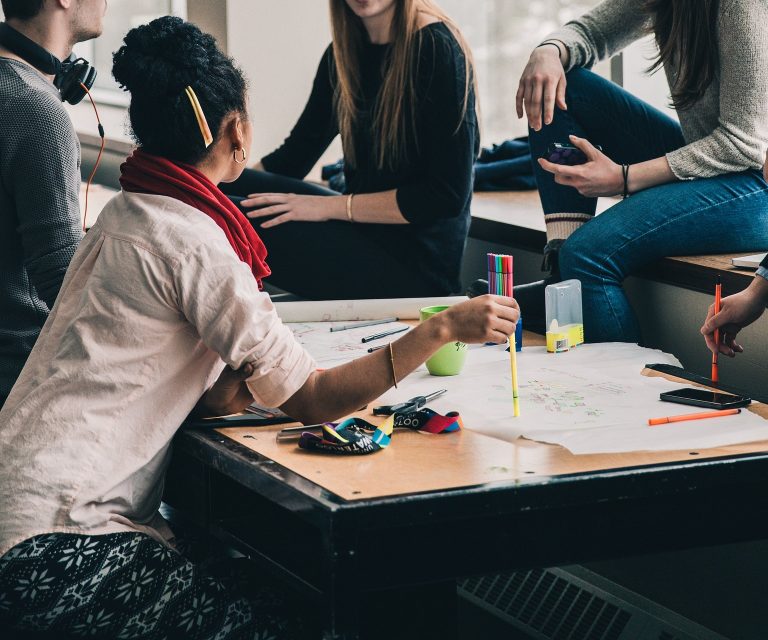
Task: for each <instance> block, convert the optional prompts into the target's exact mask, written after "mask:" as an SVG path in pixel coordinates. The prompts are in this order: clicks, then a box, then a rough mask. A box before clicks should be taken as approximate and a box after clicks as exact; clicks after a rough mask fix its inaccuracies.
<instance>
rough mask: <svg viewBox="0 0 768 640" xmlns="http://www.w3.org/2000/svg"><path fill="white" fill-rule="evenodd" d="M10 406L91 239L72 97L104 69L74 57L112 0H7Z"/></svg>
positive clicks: (0, 152) (1, 175)
mask: <svg viewBox="0 0 768 640" xmlns="http://www.w3.org/2000/svg"><path fill="white" fill-rule="evenodd" d="M0 4H2V9H3V14H4V17H5V20H6V22H4V23H0V407H2V405H3V403H4V402H5V399H6V397H7V396H8V394H9V392H10V390H11V387H12V386H13V384H14V382H15V381H16V378H17V376H18V374H19V372H20V371H21V369H22V367H23V366H24V363H25V362H26V359H27V356H28V355H29V352H30V351H31V350H32V347H33V346H34V344H35V341H36V340H37V336H38V335H39V333H40V330H41V329H42V327H43V324H44V323H45V320H46V318H47V317H48V313H49V311H50V309H51V308H52V307H53V304H54V302H55V300H56V296H57V294H58V293H59V288H60V287H61V283H62V280H63V279H64V273H65V272H66V270H67V266H68V265H69V261H70V259H71V258H72V255H73V254H74V252H75V249H76V248H77V245H78V242H79V241H80V239H81V237H82V230H81V224H82V223H81V221H80V208H79V195H78V194H79V189H80V181H81V178H80V145H79V142H78V139H77V135H76V134H75V131H74V128H73V126H72V122H71V120H70V118H69V115H68V114H67V112H66V110H65V108H64V106H63V105H62V101H67V102H71V103H76V102H79V100H80V99H82V97H83V96H84V95H85V93H86V91H85V89H84V87H90V86H91V85H92V84H93V80H94V79H95V75H96V73H95V70H94V69H92V68H91V67H90V65H89V64H88V63H87V62H86V61H84V60H75V59H74V58H73V57H72V58H71V57H69V56H70V54H71V52H72V47H73V45H74V44H75V43H77V42H82V41H85V40H89V39H91V38H95V37H97V36H99V35H100V34H101V31H102V19H103V17H104V13H105V11H106V0H0Z"/></svg>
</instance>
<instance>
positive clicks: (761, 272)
mask: <svg viewBox="0 0 768 640" xmlns="http://www.w3.org/2000/svg"><path fill="white" fill-rule="evenodd" d="M765 160H766V162H765V165H764V166H763V175H764V177H765V179H766V180H768V153H767V154H766V157H765ZM766 307H768V256H767V257H766V258H765V260H763V261H762V263H760V267H759V268H758V270H757V273H756V274H755V279H754V280H752V284H750V285H749V286H748V287H747V288H746V289H744V291H740V292H739V293H736V294H734V295H732V296H728V297H727V298H723V300H722V302H721V304H720V313H717V314H716V313H715V308H714V305H711V306H710V307H709V311H708V312H707V319H706V321H705V322H704V326H703V327H701V334H702V335H703V336H704V340H705V341H706V343H707V347H709V350H710V351H712V353H715V352H716V351H718V349H719V351H720V353H723V354H725V355H726V356H729V357H731V358H733V357H734V356H735V355H736V354H737V353H742V352H743V351H744V348H743V347H742V346H741V345H740V344H738V343H737V342H736V335H737V334H738V333H739V331H741V330H742V329H743V328H744V327H746V326H748V325H750V324H752V323H753V322H754V321H755V320H757V319H758V318H759V317H760V316H762V315H763V312H764V311H765V309H766ZM715 329H720V344H719V345H718V344H717V343H716V342H715Z"/></svg>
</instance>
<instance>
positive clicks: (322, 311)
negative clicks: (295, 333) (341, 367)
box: [275, 296, 467, 322]
mask: <svg viewBox="0 0 768 640" xmlns="http://www.w3.org/2000/svg"><path fill="white" fill-rule="evenodd" d="M464 300H467V297H466V296H449V297H445V298H391V299H382V300H310V301H307V302H276V303H275V309H276V310H277V315H278V316H280V319H281V320H282V321H283V322H333V321H338V320H377V319H378V318H390V317H391V318H399V319H400V320H418V319H419V309H421V308H422V307H436V306H438V305H445V306H451V305H454V304H457V303H459V302H463V301H464Z"/></svg>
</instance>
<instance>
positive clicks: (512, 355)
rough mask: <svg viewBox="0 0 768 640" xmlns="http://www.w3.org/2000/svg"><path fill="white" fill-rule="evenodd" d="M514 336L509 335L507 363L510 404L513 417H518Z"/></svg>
mask: <svg viewBox="0 0 768 640" xmlns="http://www.w3.org/2000/svg"><path fill="white" fill-rule="evenodd" d="M515 346H516V344H515V336H514V335H511V336H509V364H510V366H511V368H512V406H513V409H514V416H515V418H519V417H520V389H519V388H518V385H517V350H516V349H515Z"/></svg>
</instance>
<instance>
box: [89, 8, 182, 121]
mask: <svg viewBox="0 0 768 640" xmlns="http://www.w3.org/2000/svg"><path fill="white" fill-rule="evenodd" d="M169 2H170V11H171V12H170V14H169V15H172V16H178V17H179V18H182V19H183V20H186V19H187V11H188V0H169ZM74 51H75V53H76V54H77V55H78V56H80V57H82V58H85V59H86V60H88V61H89V62H90V63H92V64H97V63H98V61H95V60H94V52H95V48H94V43H93V40H89V41H88V42H81V43H79V44H77V45H75V48H74ZM91 96H92V97H93V100H94V102H96V104H99V105H105V106H110V107H123V108H127V107H128V105H129V104H130V102H131V99H130V96H129V95H128V94H127V93H126V92H125V91H121V90H120V89H105V88H103V87H95V88H94V89H92V90H91Z"/></svg>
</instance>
